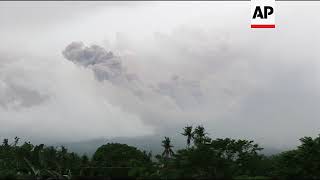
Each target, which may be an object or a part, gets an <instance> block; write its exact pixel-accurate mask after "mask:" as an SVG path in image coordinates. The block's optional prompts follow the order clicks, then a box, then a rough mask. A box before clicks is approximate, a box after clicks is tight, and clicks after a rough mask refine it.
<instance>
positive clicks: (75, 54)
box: [62, 42, 124, 81]
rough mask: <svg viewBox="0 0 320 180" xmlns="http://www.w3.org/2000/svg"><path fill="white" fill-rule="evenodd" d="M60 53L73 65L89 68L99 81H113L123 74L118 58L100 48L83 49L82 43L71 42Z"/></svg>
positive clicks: (94, 46)
mask: <svg viewBox="0 0 320 180" xmlns="http://www.w3.org/2000/svg"><path fill="white" fill-rule="evenodd" d="M62 53H63V55H64V57H65V58H66V59H68V60H70V61H72V62H74V63H75V64H78V65H81V66H84V67H89V68H91V69H92V70H93V71H94V72H95V75H96V78H97V79H98V80H100V81H102V80H110V81H113V80H115V79H117V78H120V77H121V76H122V75H123V74H124V72H123V71H124V70H123V67H122V64H121V60H120V58H119V57H116V56H114V54H113V53H112V52H108V51H106V50H105V49H104V48H102V47H100V46H97V45H92V46H90V47H85V46H84V44H83V43H82V42H73V43H71V44H70V45H68V46H67V47H66V48H65V50H64V51H63V52H62Z"/></svg>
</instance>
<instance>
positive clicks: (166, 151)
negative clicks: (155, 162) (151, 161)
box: [162, 137, 174, 159]
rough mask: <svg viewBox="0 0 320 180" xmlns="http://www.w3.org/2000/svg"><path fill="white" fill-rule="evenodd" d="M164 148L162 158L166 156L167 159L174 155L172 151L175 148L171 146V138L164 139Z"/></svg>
mask: <svg viewBox="0 0 320 180" xmlns="http://www.w3.org/2000/svg"><path fill="white" fill-rule="evenodd" d="M162 147H163V148H164V150H163V153H162V156H164V157H165V158H166V159H168V158H169V157H171V156H172V155H173V154H174V152H173V150H172V148H173V146H172V145H171V140H170V138H169V137H164V140H163V141H162Z"/></svg>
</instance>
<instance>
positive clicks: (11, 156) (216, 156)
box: [0, 126, 320, 180]
mask: <svg viewBox="0 0 320 180" xmlns="http://www.w3.org/2000/svg"><path fill="white" fill-rule="evenodd" d="M181 134H182V135H183V136H185V137H186V148H184V149H179V150H176V151H175V152H174V150H173V147H174V146H173V145H172V142H171V139H170V138H169V137H164V139H163V140H162V141H161V145H162V147H163V153H161V154H160V155H156V156H155V160H152V159H153V158H152V155H151V153H147V152H145V151H141V150H139V149H137V148H135V147H132V146H128V145H126V144H119V143H109V144H105V145H102V146H101V147H99V148H98V149H97V151H96V152H95V153H94V155H93V157H92V159H90V158H89V157H88V156H87V155H82V156H81V157H80V156H79V155H77V154H76V153H73V152H68V149H67V148H65V147H63V146H61V147H53V146H45V145H44V144H40V145H33V144H31V143H30V142H24V143H19V138H18V137H16V138H14V140H13V141H12V142H9V139H4V140H3V141H2V144H1V145H0V179H18V178H20V179H25V178H33V179H39V180H40V179H47V178H51V179H66V180H67V179H72V178H73V177H75V176H109V177H118V176H122V177H123V176H130V177H134V178H137V179H151V178H152V179H183V178H184V179H186V178H188V179H190V178H192V179H203V178H204V179H219V178H222V179H231V178H233V179H239V180H240V179H257V180H260V179H261V180H262V179H273V178H280V179H292V178H308V179H318V178H319V177H320V135H319V136H318V137H316V138H312V137H304V138H301V139H300V142H301V145H299V146H298V147H297V148H296V149H293V150H290V151H285V152H282V153H280V154H277V155H273V156H270V157H268V156H264V155H262V154H261V153H260V151H261V150H262V148H261V147H260V146H259V145H258V144H256V143H254V142H253V141H250V140H245V139H230V138H211V137H209V136H208V133H207V132H206V130H205V128H204V127H203V126H196V127H195V128H193V127H192V126H186V127H185V128H183V133H181ZM159 143H160V142H159ZM19 144H20V145H19Z"/></svg>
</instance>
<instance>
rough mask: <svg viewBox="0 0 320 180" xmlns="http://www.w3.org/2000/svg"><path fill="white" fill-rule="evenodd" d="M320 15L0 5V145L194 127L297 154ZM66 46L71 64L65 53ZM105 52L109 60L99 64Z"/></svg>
mask: <svg viewBox="0 0 320 180" xmlns="http://www.w3.org/2000/svg"><path fill="white" fill-rule="evenodd" d="M319 8H320V3H319V2H277V11H276V25H277V28H276V29H258V30H253V29H250V28H249V22H250V2H0V24H1V31H0V39H1V41H0V122H1V128H0V132H1V134H0V136H1V137H5V136H15V135H18V136H23V137H26V138H30V139H43V140H50V141H71V140H85V139H91V138H97V137H110V136H141V135H150V134H154V133H163V134H165V133H166V134H175V133H177V131H178V130H180V129H181V128H182V127H183V126H184V125H186V124H203V125H205V126H206V127H207V129H208V130H209V132H210V134H211V135H212V136H218V137H225V136H231V137H245V138H253V139H255V140H257V141H258V142H259V143H263V144H267V145H272V146H277V147H287V146H292V145H295V144H296V143H297V142H298V141H297V139H298V138H300V137H302V136H305V135H310V136H314V135H317V134H318V132H319V128H320V121H319V120H318V118H319V116H320V114H319V110H318V108H319V107H320V91H319V90H320V89H319V88H320V86H319V83H320V79H319V75H320V74H319V72H320V71H319V68H320V64H319V62H318V59H319V57H320V54H319V50H318V49H319V43H320V35H319V33H318V30H319V27H320V22H319V21H315V20H313V19H314V18H315V17H318V16H319V13H318V12H317V11H316V10H318V9H319ZM72 42H82V43H83V48H84V49H81V48H80V49H76V51H68V52H70V53H72V54H71V55H72V57H78V58H80V57H81V59H73V60H72V59H69V60H68V58H66V56H64V55H63V51H64V50H65V48H66V47H67V46H68V45H69V44H71V43H72ZM92 45H96V46H92ZM85 47H87V50H86V49H85ZM90 47H95V48H90ZM109 51H111V52H112V53H113V54H114V56H115V57H116V59H114V60H112V61H109V60H108V58H107V59H105V58H102V59H101V58H98V57H104V52H109ZM88 52H90V53H89V55H88ZM101 53H102V55H101ZM83 58H84V59H83ZM86 58H91V59H88V61H90V62H92V63H91V64H90V65H89V66H82V65H81V64H80V65H79V64H78V63H74V62H75V61H78V60H81V62H83V61H85V60H86ZM110 62H112V65H110V64H108V63H110ZM114 62H116V63H118V62H119V64H118V65H117V67H116V66H114ZM115 68H118V69H117V71H115ZM114 72H116V75H115V76H112V78H110V76H109V75H110V73H114ZM101 77H103V78H101ZM106 77H108V78H106Z"/></svg>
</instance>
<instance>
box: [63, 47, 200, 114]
mask: <svg viewBox="0 0 320 180" xmlns="http://www.w3.org/2000/svg"><path fill="white" fill-rule="evenodd" d="M62 53H63V55H64V57H65V58H66V59H68V60H70V61H72V62H73V63H75V64H78V65H81V66H84V67H86V68H90V69H92V70H93V71H94V73H95V77H96V79H97V80H99V81H104V80H107V81H110V82H111V83H113V84H114V85H116V86H120V87H124V88H125V89H127V90H130V91H131V92H132V93H133V94H134V95H136V96H138V97H139V98H141V99H146V96H148V95H150V93H151V94H152V96H155V95H156V96H160V97H161V96H163V97H168V98H170V99H171V100H172V101H173V102H174V103H175V104H176V105H177V106H178V107H180V108H182V109H187V108H191V107H193V106H194V105H195V104H201V103H202V101H203V97H202V90H201V86H200V82H199V81H191V80H185V79H183V78H180V77H179V76H173V77H172V79H170V80H169V81H168V80H166V81H163V82H159V83H156V84H154V85H151V84H149V85H146V84H145V83H143V82H142V81H141V80H140V78H139V77H138V76H137V75H136V74H128V73H127V72H126V70H125V68H124V67H123V66H122V63H121V60H120V57H117V56H115V55H114V54H113V53H112V52H108V51H106V50H105V49H104V48H102V47H100V46H98V45H92V46H90V47H86V46H85V45H84V44H83V43H82V42H73V43H71V44H70V45H68V46H67V47H66V48H65V50H64V51H63V52H62Z"/></svg>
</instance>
